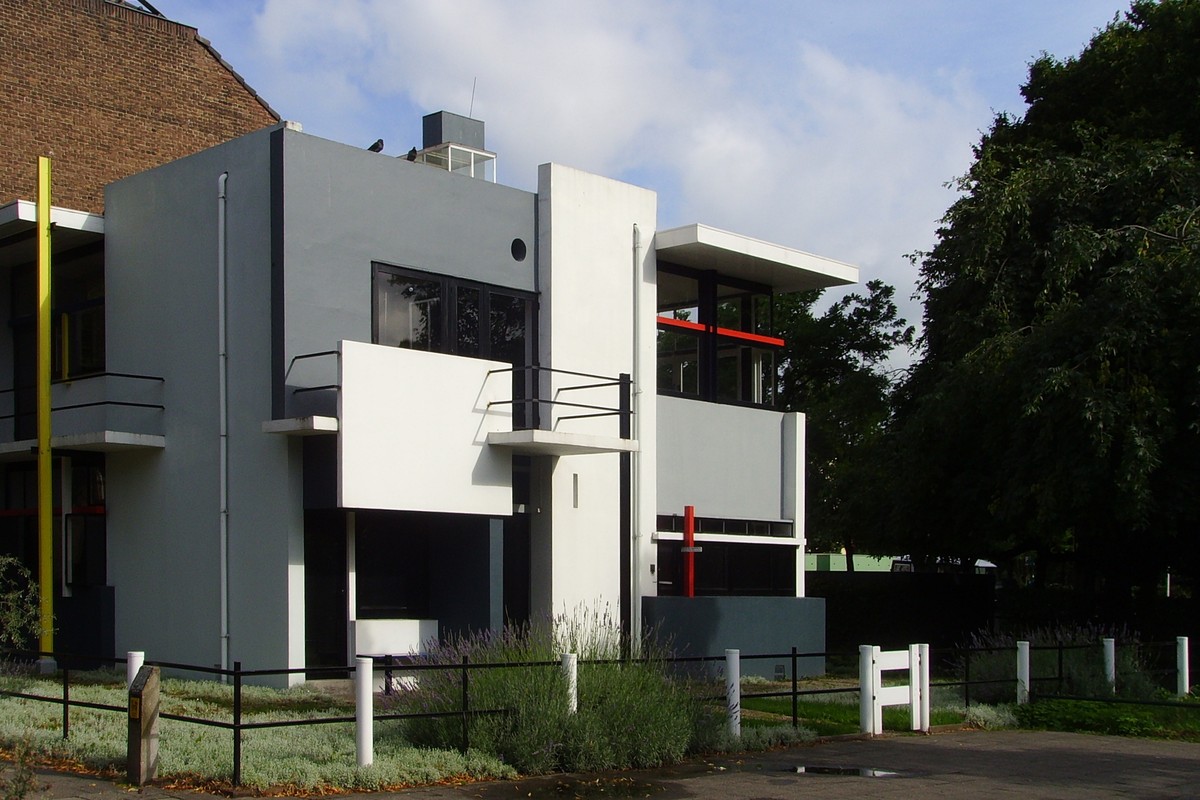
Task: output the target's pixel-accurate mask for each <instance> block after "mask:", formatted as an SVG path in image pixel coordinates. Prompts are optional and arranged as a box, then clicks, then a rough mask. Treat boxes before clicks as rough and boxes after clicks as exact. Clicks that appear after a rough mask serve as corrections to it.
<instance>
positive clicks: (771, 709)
mask: <svg viewBox="0 0 1200 800" xmlns="http://www.w3.org/2000/svg"><path fill="white" fill-rule="evenodd" d="M825 697H827V698H835V699H825V700H805V699H803V698H801V699H800V701H799V702H798V703H797V715H798V717H799V722H800V724H801V725H802V726H804V727H805V728H808V729H810V730H812V731H814V732H815V733H816V734H817V735H818V736H836V735H839V734H845V733H858V732H859V728H858V694H857V692H847V693H846V694H845V695H825ZM742 708H743V709H747V710H750V711H754V712H761V713H763V714H769V715H772V716H774V717H778V718H780V719H776V720H773V723H774V724H779V722H781V721H786V722H790V721H791V718H792V701H791V698H788V697H743V698H742ZM929 715H930V723H931V724H933V725H955V724H958V723H961V722H963V721H964V719H965V716H964V715H963V713H962V711H961V710H956V709H952V708H932V709H930V714H929ZM758 718H759V719H770V718H769V717H758ZM909 725H910V717H909V713H908V708H907V707H905V706H888V707H885V708H884V709H883V728H884V730H888V731H907V730H909Z"/></svg>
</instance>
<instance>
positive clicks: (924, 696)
mask: <svg viewBox="0 0 1200 800" xmlns="http://www.w3.org/2000/svg"><path fill="white" fill-rule="evenodd" d="M918 648H919V650H920V653H921V730H922V731H924V732H925V733H929V702H930V696H929V695H930V692H931V691H932V690H931V689H930V688H929V677H930V670H931V669H932V664H931V663H930V661H929V645H928V644H922V645H918Z"/></svg>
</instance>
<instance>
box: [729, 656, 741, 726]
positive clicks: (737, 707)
mask: <svg viewBox="0 0 1200 800" xmlns="http://www.w3.org/2000/svg"><path fill="white" fill-rule="evenodd" d="M725 710H726V711H728V712H729V735H730V736H732V737H734V738H735V739H738V738H741V736H742V664H741V652H740V651H738V650H726V651H725Z"/></svg>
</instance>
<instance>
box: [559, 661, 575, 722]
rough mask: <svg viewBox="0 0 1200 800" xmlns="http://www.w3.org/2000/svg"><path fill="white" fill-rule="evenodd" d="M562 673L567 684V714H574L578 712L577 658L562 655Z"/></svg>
mask: <svg viewBox="0 0 1200 800" xmlns="http://www.w3.org/2000/svg"><path fill="white" fill-rule="evenodd" d="M562 672H563V678H564V679H565V680H566V682H567V713H568V714H574V713H575V712H576V711H578V710H579V656H577V655H575V654H574V653H563V654H562Z"/></svg>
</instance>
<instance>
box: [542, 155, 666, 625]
mask: <svg viewBox="0 0 1200 800" xmlns="http://www.w3.org/2000/svg"><path fill="white" fill-rule="evenodd" d="M656 208H657V198H656V196H655V194H654V193H653V192H651V191H649V190H646V189H642V188H639V187H637V186H632V185H630V184H626V183H621V182H619V181H614V180H611V179H608V178H602V177H600V176H597V175H591V174H588V173H585V172H580V171H578V170H574V169H571V168H569V167H563V166H560V165H557V164H545V165H542V166H541V167H540V168H539V171H538V265H539V290H540V314H541V316H540V327H539V340H540V345H539V346H540V347H541V352H540V363H541V364H542V365H543V366H549V367H553V368H556V369H562V370H572V371H576V372H587V373H594V374H597V375H604V376H611V377H616V376H617V375H618V374H620V373H629V374H631V375H632V376H633V381H634V389H635V396H636V399H635V400H634V409H635V414H634V420H635V421H634V429H633V432H634V435H635V438H637V439H638V441H639V443H640V446H641V449H640V451H639V452H638V453H636V454H634V455H633V456H632V460H633V480H634V482H635V486H634V490H633V497H634V500H633V502H634V509H635V511H634V514H635V518H634V524H633V533H632V535H633V539H634V541H633V544H632V545H631V546H632V548H633V573H632V580H633V587H632V592H631V594H632V598H633V613H632V618H633V620H634V624H635V625H637V624H638V620H639V618H640V602H639V599H640V597H641V595H642V594H644V593H653V585H654V584H653V576H652V574H651V571H650V569H651V564H652V562H653V557H654V544H653V541H652V533H653V530H654V510H655V500H654V494H655V484H654V472H655V456H654V441H655V436H654V425H655V407H654V396H655V384H654V382H655V365H654V342H655V329H654V310H655V302H656V299H655V274H656V264H655V261H654V254H653V253H654V250H653V235H654V229H655V215H656ZM635 226H636V228H637V233H636V234H635ZM639 240H640V243H639ZM635 307H636V312H635ZM635 326H636V330H635ZM635 349H636V355H635ZM579 382H580V381H579V379H578V378H571V377H563V376H555V377H550V378H546V379H545V383H544V384H543V394H544V395H545V394H546V393H547V392H549V394H550V395H551V396H554V397H557V398H559V399H564V400H569V401H572V402H580V403H589V404H595V405H604V406H611V405H613V404H614V403H615V402H616V401H617V398H618V394H617V392H616V390H614V389H597V390H594V391H591V392H567V393H562V392H560V391H559V390H561V389H562V388H563V387H564V386H568V385H571V384H573V383H575V384H577V383H579ZM557 412H558V413H557V415H561V414H570V413H577V411H572V410H569V409H557ZM617 425H618V421H617V418H616V417H601V418H597V419H593V420H566V421H561V422H557V423H556V424H555V427H556V428H557V429H558V430H563V431H567V430H570V431H580V432H588V433H599V434H604V435H608V436H615V435H617ZM619 459H620V457H619V456H618V455H616V454H603V455H575V456H563V457H559V458H549V457H547V458H538V459H535V461H536V462H539V463H535V467H534V481H535V487H534V491H535V495H536V499H535V514H534V518H533V548H532V549H533V564H532V566H533V569H532V584H533V585H532V595H533V596H532V600H533V612H534V614H535V616H536V615H537V614H539V613H541V614H546V613H561V612H563V611H564V610H565V611H570V610H573V609H575V608H577V607H580V606H583V607H588V608H592V607H597V606H599V607H601V608H603V607H605V606H606V607H607V608H608V610H609V611H610V613H611V614H612V616H613V617H614V619H615V618H617V616H618V603H619V599H620V594H621V586H620V568H621V565H620V559H619V555H620V545H621V542H620V522H621V521H620V468H619V464H620V461H619Z"/></svg>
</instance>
